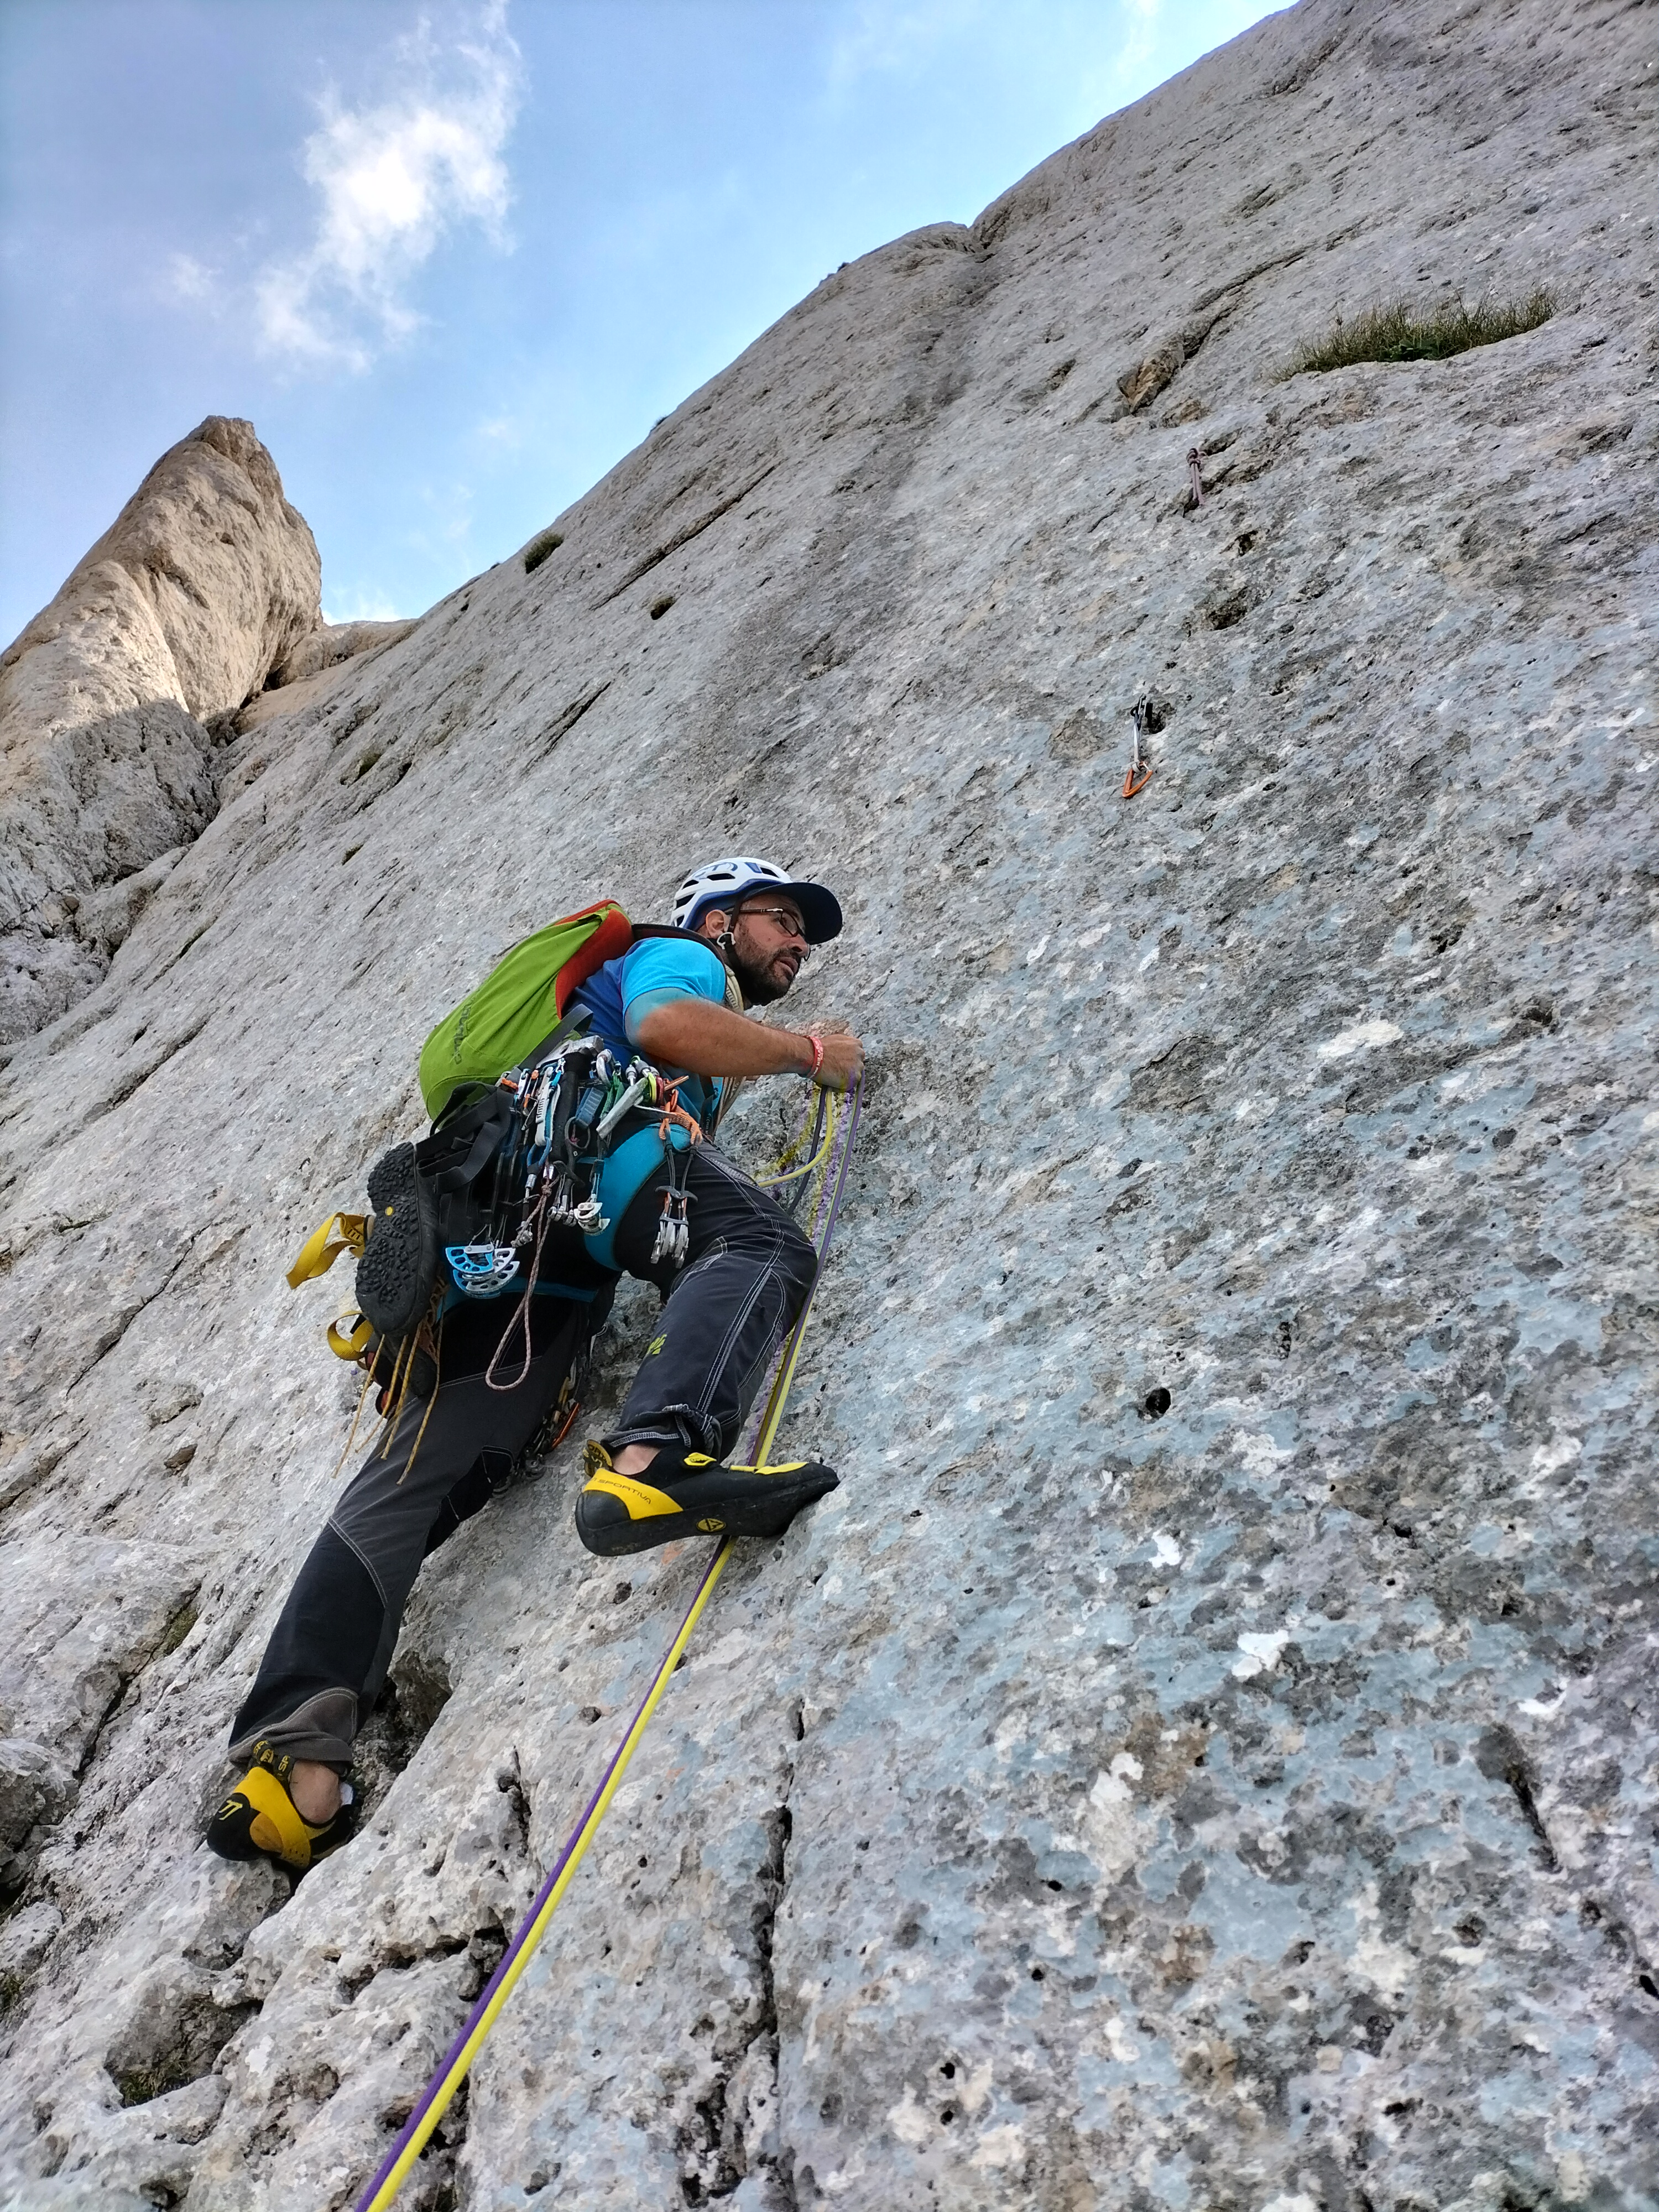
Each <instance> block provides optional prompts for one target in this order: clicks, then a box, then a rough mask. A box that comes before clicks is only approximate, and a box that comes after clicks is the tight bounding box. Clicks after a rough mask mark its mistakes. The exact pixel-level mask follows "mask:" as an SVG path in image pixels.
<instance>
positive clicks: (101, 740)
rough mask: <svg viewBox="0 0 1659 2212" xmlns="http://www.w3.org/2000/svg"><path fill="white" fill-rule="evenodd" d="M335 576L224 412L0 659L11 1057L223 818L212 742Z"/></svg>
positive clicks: (1, 913) (284, 655)
mask: <svg viewBox="0 0 1659 2212" xmlns="http://www.w3.org/2000/svg"><path fill="white" fill-rule="evenodd" d="M321 574H322V572H321V569H320V568H319V563H318V559H317V548H316V545H315V544H314V543H313V538H312V535H311V532H310V531H309V529H307V526H306V522H305V518H304V517H303V516H302V515H301V514H300V513H297V512H296V511H295V508H293V507H290V506H289V503H288V501H286V500H285V499H284V498H283V487H282V483H281V480H280V478H279V477H278V476H277V474H276V465H275V464H274V463H273V462H272V460H271V458H270V454H269V453H266V451H265V449H264V447H263V446H262V445H261V444H260V443H259V441H258V438H256V437H255V436H254V435H253V426H252V423H249V422H239V421H236V420H234V419H232V418H229V417H227V416H219V415H210V416H209V417H208V419H207V421H206V422H203V423H202V424H200V425H199V427H198V428H196V429H195V430H193V431H191V435H189V437H187V438H184V439H181V440H180V441H179V443H178V444H177V445H176V446H174V447H172V448H171V450H170V451H169V452H167V453H164V454H163V455H162V456H161V459H160V460H159V461H157V463H156V464H155V467H154V468H153V469H152V470H151V471H150V472H149V476H148V477H145V479H144V481H143V484H142V485H140V487H139V489H137V491H136V492H135V493H134V494H133V495H132V497H131V499H130V500H129V501H127V503H126V505H125V507H123V508H122V510H121V512H120V513H119V514H118V516H117V518H116V520H115V521H114V522H113V523H112V525H111V526H110V528H109V529H108V530H106V532H105V533H104V535H103V536H102V537H101V538H100V539H99V540H98V542H97V544H95V545H94V546H93V548H92V549H91V550H90V551H89V552H88V554H87V555H86V556H85V557H84V559H82V561H80V562H77V563H76V568H75V569H74V571H73V573H72V574H70V576H69V577H68V579H67V580H65V582H64V585H63V586H62V588H61V589H60V590H59V591H58V593H57V595H56V596H55V597H54V598H53V599H52V602H51V604H50V605H47V606H46V607H44V608H43V609H42V610H41V611H40V613H39V614H38V615H36V616H35V617H34V619H33V622H31V623H28V624H27V627H26V628H25V629H23V631H22V632H21V635H19V636H18V637H17V639H16V640H15V641H14V642H13V643H12V644H11V645H10V646H9V647H7V649H6V651H5V652H4V653H3V654H0V810H3V811H0V820H3V822H4V825H5V836H4V842H3V844H0V1041H6V1040H9V1039H11V1038H13V1037H17V1036H27V1035H28V1034H29V1033H30V1032H31V1031H32V1030H36V1029H38V1028H39V1027H40V1024H41V1023H42V1022H44V1021H47V1020H49V1019H51V1018H52V1016H53V1015H56V1014H58V1013H61V1012H63V1011H64V1008H65V1007H67V1006H70V1005H71V1004H72V1003H73V1002H74V1001H75V1000H76V999H77V998H79V997H80V996H81V995H82V993H83V992H84V991H86V990H87V989H88V987H90V985H92V984H93V983H94V982H96V981H97V980H98V978H99V977H100V975H102V974H103V972H104V970H105V969H106V968H107V966H108V964H109V960H110V957H111V955H112V952H113V951H114V950H115V947H116V946H117V945H119V944H120V943H121V941H122V939H124V938H125V935H126V933H127V932H128V931H129V930H130V929H131V927H132V924H133V921H135V920H136V918H137V914H138V912H139V911H140V910H141V908H142V907H143V904H144V902H145V901H146V900H147V899H148V898H149V896H151V894H152V893H153V892H154V890H155V887H156V884H157V882H158V881H159V880H160V879H161V878H160V876H158V874H157V872H156V871H157V867H158V866H160V865H161V863H162V861H163V860H164V859H165V860H167V861H169V862H170V861H171V860H172V859H173V858H176V856H177V851H178V848H179V843H180V842H181V840H187V839H190V838H192V837H194V836H196V835H197V833H198V832H199V831H200V829H202V828H203V826H204V823H206V822H207V821H208V820H209V819H210V817H211V814H212V812H213V809H214V806H215V804H216V793H215V788H214V767H215V763H214V747H213V742H212V738H211V736H210V732H209V730H208V727H207V725H208V723H209V722H210V720H212V719H213V718H214V717H216V716H218V715H222V714H226V713H227V712H228V711H229V710H232V709H234V708H238V707H240V705H241V704H242V703H243V702H244V701H245V700H246V698H247V697H248V696H249V695H250V694H251V693H255V692H258V690H259V689H260V687H261V686H262V685H263V684H264V682H265V679H266V678H267V677H268V676H269V675H270V673H271V671H272V670H273V669H276V668H277V667H278V666H279V665H281V664H283V662H285V661H286V660H287V659H289V657H290V655H291V654H292V653H294V652H295V651H296V650H298V649H299V648H300V647H301V641H303V640H305V639H307V637H308V636H309V635H311V633H312V632H313V630H315V629H317V627H318V626H319V623H320V622H321V613H320V608H319V592H320V587H321ZM348 627H349V626H348ZM347 649H349V650H356V649H358V648H357V647H355V646H350V645H348V647H347ZM319 665H320V664H319ZM161 873H162V874H164V873H165V867H162V869H161Z"/></svg>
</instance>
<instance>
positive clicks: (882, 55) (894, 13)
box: [829, 0, 985, 92]
mask: <svg viewBox="0 0 1659 2212" xmlns="http://www.w3.org/2000/svg"><path fill="white" fill-rule="evenodd" d="M984 12H985V7H984V0H919V4H918V0H912V4H911V5H910V6H908V7H897V8H896V7H894V6H892V5H891V4H890V0H855V3H854V6H853V7H852V8H851V9H849V11H848V15H849V20H848V22H847V23H846V25H845V26H844V27H843V28H842V29H841V30H840V31H838V32H837V33H836V38H835V40H834V41H833V43H832V45H831V46H830V49H829V86H830V89H831V90H832V91H833V92H845V91H846V90H848V88H849V87H850V86H852V85H854V84H855V83H856V82H858V80H859V79H860V77H863V76H872V75H874V74H876V73H878V72H891V73H896V74H899V75H904V74H906V73H908V72H910V71H913V70H915V69H916V68H918V67H919V66H920V65H921V64H923V63H925V62H927V60H929V59H930V58H931V57H932V56H933V52H934V51H935V49H936V48H937V47H938V46H939V45H940V44H941V43H942V42H943V41H944V40H947V39H952V38H959V37H960V36H961V35H962V33H963V32H964V31H966V30H968V29H969V27H971V26H972V25H973V24H974V23H975V22H976V21H978V19H979V18H980V17H981V15H983V14H984Z"/></svg>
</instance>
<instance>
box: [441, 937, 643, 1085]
mask: <svg viewBox="0 0 1659 2212" xmlns="http://www.w3.org/2000/svg"><path fill="white" fill-rule="evenodd" d="M643 934H645V933H644V932H643V931H640V932H636V931H635V929H634V927H633V926H632V924H631V923H630V922H629V919H628V916H627V915H625V914H624V913H623V910H622V908H620V907H619V906H618V905H617V902H616V901H615V899H600V900H599V902H598V904H597V905H594V906H588V907H584V908H582V910H581V912H580V914H568V915H565V916H564V917H563V918H562V920H561V921H550V922H549V923H548V925H547V927H545V928H544V929H538V931H537V932H536V933H535V935H534V936H533V937H526V939H524V941H523V943H522V944H520V945H514V946H513V950H512V951H510V952H509V953H507V956H506V957H505V958H503V959H501V960H498V961H497V962H496V963H495V966H494V967H493V968H492V969H490V971H489V974H488V975H486V976H485V977H484V979H483V982H482V983H480V984H479V986H478V987H477V990H476V991H473V992H471V993H470V994H469V995H468V996H467V997H466V998H465V999H463V1000H462V1001H461V1003H460V1005H459V1006H457V1007H456V1009H455V1011H454V1012H453V1013H449V1014H446V1015H445V1016H444V1018H443V1019H442V1021H441V1022H440V1023H439V1024H438V1026H437V1028H436V1029H435V1030H433V1032H432V1034H431V1036H429V1037H428V1039H427V1041H426V1042H425V1043H424V1044H423V1045H422V1047H421V1095H422V1097H423V1098H424V1099H425V1100H426V1110H427V1112H428V1114H429V1115H431V1117H432V1119H433V1120H434V1121H436V1120H437V1118H438V1116H439V1115H441V1113H442V1112H443V1110H444V1108H445V1107H446V1106H447V1104H448V1103H449V1101H450V1099H451V1098H452V1097H453V1095H454V1093H455V1092H456V1091H458V1090H459V1088H460V1086H461V1085H463V1084H464V1083H494V1082H495V1079H496V1077H497V1076H498V1075H501V1074H502V1073H504V1072H505V1071H506V1070H507V1068H509V1067H520V1066H523V1065H524V1064H525V1062H526V1061H527V1060H533V1059H534V1058H535V1056H536V1054H537V1053H538V1052H539V1051H540V1050H541V1048H543V1046H544V1045H545V1044H546V1043H547V1042H549V1040H550V1038H551V1036H552V1035H553V1032H554V1031H555V1030H556V1029H557V1028H558V1026H559V1024H560V1023H561V1021H562V1020H563V1018H564V1011H565V1008H566V1006H568V1004H569V1001H570V994H571V993H572V992H573V991H574V990H576V989H577V988H578V987H580V985H581V984H583V983H585V982H586V981H587V979H588V977H589V976H590V975H593V974H594V973H595V972H596V971H597V970H598V969H600V968H603V967H604V965H605V962H606V961H607V960H616V959H618V958H620V957H621V956H622V954H623V953H624V952H626V951H627V950H628V948H629V945H631V944H632V943H633V942H634V939H635V936H636V935H643ZM652 934H653V935H654V934H657V933H656V932H654V931H653V933H652ZM661 934H662V935H665V936H666V935H669V934H670V932H668V931H666V930H665V931H663V932H661Z"/></svg>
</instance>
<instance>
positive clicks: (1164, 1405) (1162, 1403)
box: [1140, 1383, 1170, 1421]
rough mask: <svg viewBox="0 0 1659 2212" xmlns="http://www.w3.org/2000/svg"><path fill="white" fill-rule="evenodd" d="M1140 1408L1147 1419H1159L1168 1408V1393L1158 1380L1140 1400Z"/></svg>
mask: <svg viewBox="0 0 1659 2212" xmlns="http://www.w3.org/2000/svg"><path fill="white" fill-rule="evenodd" d="M1140 1410H1141V1412H1142V1413H1145V1414H1146V1416H1147V1417H1148V1419H1152V1420H1154V1421H1161V1420H1162V1419H1163V1418H1164V1415H1165V1413H1168V1412H1169V1410H1170V1394H1169V1392H1168V1391H1167V1390H1166V1389H1164V1385H1163V1384H1162V1383H1158V1385H1157V1387H1156V1388H1155V1389H1151V1390H1149V1391H1148V1392H1147V1393H1146V1396H1145V1397H1144V1398H1143V1399H1142V1400H1141V1401H1140Z"/></svg>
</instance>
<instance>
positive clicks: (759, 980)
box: [728, 942, 795, 1006]
mask: <svg viewBox="0 0 1659 2212" xmlns="http://www.w3.org/2000/svg"><path fill="white" fill-rule="evenodd" d="M728 957H730V960H731V963H732V973H733V974H734V975H736V977H737V979H738V987H739V989H740V990H741V991H742V993H743V995H744V1003H745V1004H746V1005H749V1006H772V1005H774V1004H775V1002H776V1001H777V1000H779V999H781V998H784V997H787V994H788V991H789V988H790V985H791V984H793V981H794V980H795V979H794V977H793V975H792V976H791V977H790V978H789V981H788V982H787V983H781V982H779V981H778V980H777V978H776V976H775V975H773V974H772V972H771V967H770V965H768V966H766V967H764V968H763V967H761V966H760V965H759V964H758V963H757V962H756V961H753V960H750V959H748V958H746V957H745V956H744V954H743V953H741V952H740V951H738V947H737V945H736V944H735V942H733V943H732V945H731V949H730V952H729V955H728ZM777 957H779V956H778V955H777V954H774V955H773V958H774V960H775V959H776V958H777Z"/></svg>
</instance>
